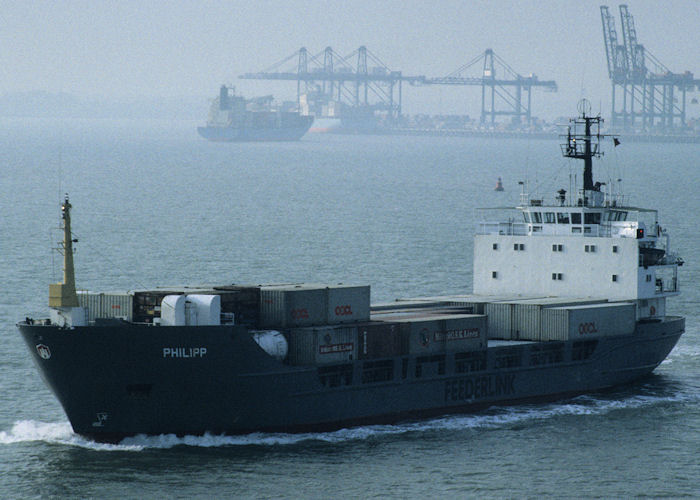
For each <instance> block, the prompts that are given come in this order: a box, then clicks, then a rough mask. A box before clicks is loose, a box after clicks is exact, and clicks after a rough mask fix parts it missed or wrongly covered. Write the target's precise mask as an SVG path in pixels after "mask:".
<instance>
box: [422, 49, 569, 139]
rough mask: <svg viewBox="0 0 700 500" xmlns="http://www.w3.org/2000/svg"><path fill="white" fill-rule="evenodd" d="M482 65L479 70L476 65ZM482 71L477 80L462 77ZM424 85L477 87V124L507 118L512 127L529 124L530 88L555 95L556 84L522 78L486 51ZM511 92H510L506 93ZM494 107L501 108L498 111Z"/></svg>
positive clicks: (530, 77)
mask: <svg viewBox="0 0 700 500" xmlns="http://www.w3.org/2000/svg"><path fill="white" fill-rule="evenodd" d="M479 62H483V65H482V66H479V65H478V64H477V63H479ZM478 67H481V68H482V73H481V75H479V76H466V73H467V70H469V69H471V68H478ZM423 83H425V84H427V85H477V86H481V123H482V124H485V123H486V122H487V121H490V123H491V124H494V123H495V121H496V116H499V115H501V116H503V115H505V116H511V117H512V119H513V122H514V123H522V122H523V118H524V119H525V123H526V124H527V125H530V124H531V122H532V112H531V106H532V96H531V91H532V88H533V87H541V88H543V89H545V90H548V91H551V92H556V91H557V82H555V81H554V80H540V79H538V78H537V76H536V75H534V74H530V75H529V76H522V75H520V74H518V73H517V72H516V71H515V70H513V68H511V67H510V65H508V63H506V62H505V61H504V60H503V59H501V58H500V57H499V56H498V55H496V53H495V52H494V51H493V50H492V49H486V50H485V51H484V52H483V53H482V54H479V55H478V56H477V57H475V58H474V59H472V60H471V61H469V62H468V63H466V64H464V65H463V66H461V67H459V68H457V69H456V70H455V71H453V72H452V73H450V74H449V75H447V76H444V77H439V78H426V79H425V82H423ZM510 89H512V91H511V90H510ZM523 92H526V93H527V101H526V102H525V103H523ZM497 105H500V106H501V108H500V109H498V108H497Z"/></svg>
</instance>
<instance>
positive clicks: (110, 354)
mask: <svg viewBox="0 0 700 500" xmlns="http://www.w3.org/2000/svg"><path fill="white" fill-rule="evenodd" d="M18 327H19V329H20V332H21V334H22V336H23V338H24V340H25V342H26V344H27V346H28V348H29V350H30V352H31V353H32V357H33V359H34V361H35V363H36V364H37V366H38V368H39V371H40V372H41V374H42V377H43V378H44V380H45V381H46V383H47V385H48V386H49V387H50V388H51V390H52V391H53V392H54V394H55V395H56V396H57V398H58V400H59V401H60V403H61V405H62V406H63V408H64V410H65V412H66V414H67V416H68V419H69V420H70V422H71V425H72V426H73V429H74V431H75V432H76V433H78V434H81V435H84V436H87V437H90V438H92V439H94V440H96V441H108V442H116V441H119V440H120V439H122V438H124V437H127V436H132V435H136V434H150V435H158V434H177V435H201V434H204V433H210V434H244V433H249V432H254V431H280V432H305V431H327V430H335V429H339V428H343V427H350V426H356V425H365V424H383V423H384V424H390V423H395V422H399V421H405V420H411V419H418V418H424V417H430V416H439V415H444V414H450V413H464V412H473V411H478V410H482V409H484V408H487V407H489V406H492V405H495V404H498V405H507V404H518V403H522V402H537V401H551V400H556V399H560V398H564V397H568V396H572V395H577V394H582V393H586V392H592V391H597V390H600V389H604V388H608V387H612V386H615V385H619V384H624V383H628V382H630V381H633V380H635V379H638V378H640V377H642V376H644V375H647V374H649V373H651V372H652V371H653V370H654V368H656V367H657V366H658V365H659V364H660V363H661V362H662V361H663V360H664V359H665V357H666V356H667V355H668V353H669V352H670V351H671V350H672V349H673V347H674V346H675V344H676V342H677V341H678V339H679V338H680V336H681V334H682V333H683V331H684V328H685V320H684V319H683V318H678V317H673V318H671V317H667V318H666V320H664V321H663V322H655V323H639V324H638V325H637V330H636V332H635V333H634V335H632V336H619V337H608V338H601V339H598V344H597V347H596V348H595V351H594V352H593V353H592V354H591V355H590V356H589V357H588V358H587V359H576V360H574V359H572V342H566V343H564V349H563V352H564V356H563V359H561V360H557V361H556V362H545V363H542V361H541V359H540V361H536V355H535V353H536V352H537V346H542V344H543V343H537V342H528V343H513V345H499V346H497V347H489V349H488V356H487V360H488V361H487V366H486V369H485V370H481V371H475V372H469V373H457V371H456V364H455V360H454V357H453V356H452V355H450V354H449V353H448V355H447V356H446V362H445V366H444V369H443V370H442V371H443V372H444V373H440V371H438V370H437V368H436V367H434V366H433V367H432V368H436V369H435V371H433V372H431V368H430V367H427V368H426V369H424V370H423V373H422V374H421V375H422V376H421V377H417V376H416V370H415V366H416V357H415V356H413V357H412V356H402V357H397V358H395V359H394V362H393V366H394V370H393V380H391V381H384V382H374V383H362V369H363V363H364V362H365V361H366V360H365V361H356V362H355V363H354V372H353V380H352V384H351V385H342V386H338V387H325V386H324V385H322V383H321V381H320V378H319V376H318V372H317V370H316V367H292V366H288V365H285V364H283V363H281V362H278V361H276V360H274V359H272V358H271V357H269V356H268V355H267V354H266V353H265V352H264V351H262V350H261V349H260V348H259V347H258V345H257V344H256V343H255V342H254V341H253V340H252V338H251V337H250V335H248V334H247V332H246V330H245V329H244V328H242V327H233V326H208V327H206V326H205V327H202V326H200V327H152V326H146V325H134V324H128V323H124V324H120V325H115V326H99V327H92V326H90V327H75V328H71V329H65V328H58V327H55V326H43V325H36V324H33V325H28V324H26V323H20V324H19V325H18ZM504 344H505V343H504ZM545 344H546V343H545ZM549 344H550V345H551V343H549ZM38 345H42V346H47V347H48V349H49V351H50V357H48V359H45V358H42V357H41V356H40V355H39V351H40V349H38V348H37V346H38ZM181 348H182V349H184V350H181V351H178V350H173V349H181ZM202 348H205V349H206V352H205V353H202V351H201V349H202ZM165 349H171V351H164V350H165ZM194 349H199V351H195V350H194ZM504 350H510V351H511V352H515V351H517V352H519V356H520V357H521V359H522V363H521V365H520V366H515V367H510V368H497V367H496V358H498V357H499V355H500V354H503V353H504ZM173 353H177V355H173ZM43 354H44V356H46V351H45V350H43ZM404 359H407V360H408V361H407V362H406V363H407V364H406V369H405V370H404V368H403V363H404V361H403V360H404ZM538 363H540V364H538Z"/></svg>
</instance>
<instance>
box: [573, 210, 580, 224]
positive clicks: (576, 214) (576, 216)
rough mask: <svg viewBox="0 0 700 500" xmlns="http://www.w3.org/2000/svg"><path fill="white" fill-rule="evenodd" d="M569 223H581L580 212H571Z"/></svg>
mask: <svg viewBox="0 0 700 500" xmlns="http://www.w3.org/2000/svg"><path fill="white" fill-rule="evenodd" d="M571 223H572V224H581V212H573V213H572V214H571Z"/></svg>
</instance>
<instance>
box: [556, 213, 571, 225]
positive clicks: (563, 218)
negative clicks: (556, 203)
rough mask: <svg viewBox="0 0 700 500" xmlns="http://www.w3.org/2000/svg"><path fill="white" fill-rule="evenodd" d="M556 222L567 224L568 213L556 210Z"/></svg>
mask: <svg viewBox="0 0 700 500" xmlns="http://www.w3.org/2000/svg"><path fill="white" fill-rule="evenodd" d="M557 222H558V223H559V224H568V223H569V214H568V213H566V212H557Z"/></svg>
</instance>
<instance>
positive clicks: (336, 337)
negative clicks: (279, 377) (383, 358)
mask: <svg viewBox="0 0 700 500" xmlns="http://www.w3.org/2000/svg"><path fill="white" fill-rule="evenodd" d="M287 341H288V343H289V353H288V359H289V362H290V364H292V365H324V364H332V363H343V362H348V361H352V360H355V359H357V327H356V326H319V327H313V328H293V329H291V330H288V331H287Z"/></svg>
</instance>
